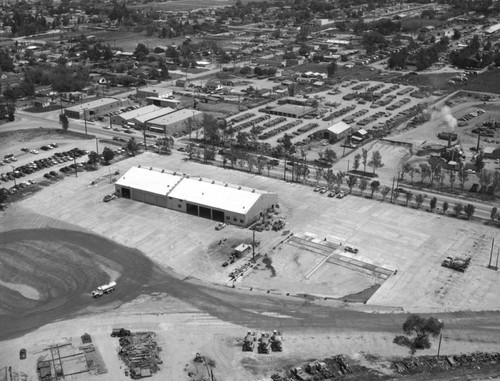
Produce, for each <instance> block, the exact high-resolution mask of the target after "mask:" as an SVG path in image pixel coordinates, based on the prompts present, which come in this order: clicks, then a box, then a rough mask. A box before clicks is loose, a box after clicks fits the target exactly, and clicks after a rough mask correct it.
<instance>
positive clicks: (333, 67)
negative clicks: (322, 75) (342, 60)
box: [326, 60, 337, 77]
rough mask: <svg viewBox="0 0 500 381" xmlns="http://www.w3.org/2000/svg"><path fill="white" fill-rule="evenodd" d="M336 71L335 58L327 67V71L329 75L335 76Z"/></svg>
mask: <svg viewBox="0 0 500 381" xmlns="http://www.w3.org/2000/svg"><path fill="white" fill-rule="evenodd" d="M336 71H337V61H335V60H333V61H332V62H330V63H329V64H328V66H327V67H326V72H327V73H328V77H333V76H334V75H335V72H336Z"/></svg>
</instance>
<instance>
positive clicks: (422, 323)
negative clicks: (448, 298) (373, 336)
mask: <svg viewBox="0 0 500 381" xmlns="http://www.w3.org/2000/svg"><path fill="white" fill-rule="evenodd" d="M443 327H444V323H443V322H442V321H440V320H438V319H436V318H434V317H430V318H427V319H426V318H423V317H421V316H419V315H410V316H409V317H408V319H406V321H405V322H404V324H403V332H404V333H405V335H398V336H396V337H395V338H394V340H393V343H394V344H397V345H401V346H404V347H408V348H409V349H410V353H411V354H412V355H413V354H415V352H416V351H417V350H419V349H428V348H430V347H431V343H430V340H429V337H430V336H432V337H437V336H438V335H439V334H440V333H441V330H442V329H443Z"/></svg>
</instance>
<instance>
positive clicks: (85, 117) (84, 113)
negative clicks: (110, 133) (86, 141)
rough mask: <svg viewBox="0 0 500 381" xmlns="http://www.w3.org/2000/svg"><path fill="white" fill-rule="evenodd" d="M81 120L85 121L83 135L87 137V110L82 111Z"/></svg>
mask: <svg viewBox="0 0 500 381" xmlns="http://www.w3.org/2000/svg"><path fill="white" fill-rule="evenodd" d="M83 120H84V121H85V135H87V109H86V108H84V109H83Z"/></svg>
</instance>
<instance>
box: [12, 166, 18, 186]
mask: <svg viewBox="0 0 500 381" xmlns="http://www.w3.org/2000/svg"><path fill="white" fill-rule="evenodd" d="M11 167H12V172H14V173H13V175H12V177H14V186H15V187H16V188H17V183H16V176H15V174H16V167H14V166H13V165H11Z"/></svg>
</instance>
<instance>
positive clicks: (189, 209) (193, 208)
mask: <svg viewBox="0 0 500 381" xmlns="http://www.w3.org/2000/svg"><path fill="white" fill-rule="evenodd" d="M186 213H187V214H192V215H193V216H197V215H198V205H193V204H190V203H186Z"/></svg>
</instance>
